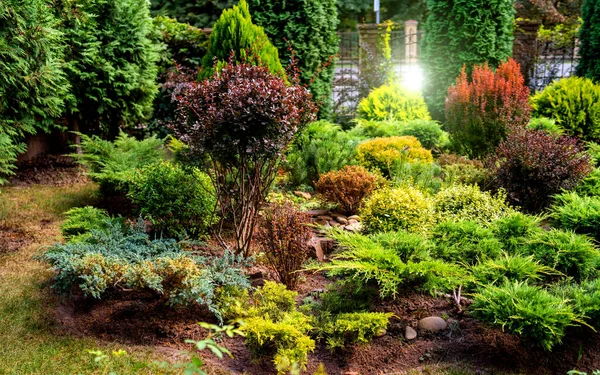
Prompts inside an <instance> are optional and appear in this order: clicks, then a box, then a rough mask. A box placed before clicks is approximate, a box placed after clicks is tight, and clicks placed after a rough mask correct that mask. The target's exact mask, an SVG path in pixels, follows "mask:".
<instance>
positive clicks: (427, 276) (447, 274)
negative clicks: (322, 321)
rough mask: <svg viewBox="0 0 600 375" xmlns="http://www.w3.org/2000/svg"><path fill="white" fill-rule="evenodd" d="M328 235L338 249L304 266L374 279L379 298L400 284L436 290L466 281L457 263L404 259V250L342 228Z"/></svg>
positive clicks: (364, 280)
mask: <svg viewBox="0 0 600 375" xmlns="http://www.w3.org/2000/svg"><path fill="white" fill-rule="evenodd" d="M329 235H330V236H331V237H332V238H334V239H335V240H336V241H337V242H338V243H339V245H340V251H339V252H337V253H336V254H335V255H333V257H332V259H331V262H329V263H321V264H312V265H309V266H308V267H307V269H308V270H313V271H321V272H327V273H328V274H329V275H330V276H342V277H345V278H350V279H352V280H353V281H354V282H356V283H358V285H359V286H361V287H364V286H368V285H369V284H370V283H376V285H377V286H378V288H379V294H380V296H381V297H382V298H386V297H392V298H395V297H396V295H397V294H398V292H399V290H400V288H407V287H412V288H417V289H420V290H423V291H425V292H428V293H432V294H435V292H438V291H448V290H453V289H455V288H457V287H458V286H460V285H463V284H465V283H467V282H468V281H469V276H468V272H467V270H466V269H464V268H462V267H460V266H458V265H456V264H451V263H445V262H443V261H441V260H431V259H429V258H427V259H425V260H422V261H412V260H408V261H407V262H404V261H403V260H402V259H403V258H405V259H406V255H405V254H404V255H403V254H402V253H400V254H399V253H397V252H396V250H395V249H394V248H389V247H387V246H385V245H384V244H382V243H378V242H377V240H376V239H374V238H371V237H368V236H364V235H360V234H351V233H347V232H344V231H341V230H333V231H331V232H330V233H329ZM407 246H409V245H408V244H405V245H404V247H405V248H406V247H407Z"/></svg>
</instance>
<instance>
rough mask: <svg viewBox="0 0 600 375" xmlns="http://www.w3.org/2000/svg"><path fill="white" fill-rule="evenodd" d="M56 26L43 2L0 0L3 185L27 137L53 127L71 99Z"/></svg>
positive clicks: (0, 160) (0, 169)
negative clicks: (55, 120)
mask: <svg viewBox="0 0 600 375" xmlns="http://www.w3.org/2000/svg"><path fill="white" fill-rule="evenodd" d="M57 26H58V22H57V19H56V17H54V15H53V13H52V9H51V8H50V7H49V6H48V3H47V2H46V1H44V0H0V183H1V182H3V181H4V180H3V178H2V175H6V174H9V173H11V171H12V170H13V169H14V161H15V160H16V157H17V155H18V153H19V152H23V151H24V145H23V144H22V143H21V141H22V138H23V136H24V135H25V134H28V133H29V134H32V133H35V132H36V130H38V129H42V130H48V129H49V128H50V127H52V126H53V124H54V120H53V119H54V118H55V117H58V116H60V115H61V114H62V112H63V111H64V108H65V101H66V100H68V99H69V88H70V86H69V82H68V81H67V79H66V76H65V73H64V71H63V59H64V45H63V34H62V33H61V32H60V31H59V30H58V28H57Z"/></svg>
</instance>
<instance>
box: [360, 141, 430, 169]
mask: <svg viewBox="0 0 600 375" xmlns="http://www.w3.org/2000/svg"><path fill="white" fill-rule="evenodd" d="M356 157H357V159H358V162H359V164H361V165H362V166H364V167H366V168H368V169H375V170H379V171H380V172H381V173H383V174H384V175H385V176H389V175H390V172H391V170H392V167H393V166H394V165H396V164H398V163H412V162H425V163H431V162H433V156H432V155H431V151H429V150H427V149H425V148H423V147H422V146H421V143H420V142H419V141H418V140H417V138H415V137H411V136H406V137H386V138H375V139H371V140H368V141H365V142H362V143H361V144H359V145H358V147H357V148H356Z"/></svg>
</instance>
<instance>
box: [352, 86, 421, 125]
mask: <svg viewBox="0 0 600 375" xmlns="http://www.w3.org/2000/svg"><path fill="white" fill-rule="evenodd" d="M358 116H359V117H360V118H362V119H365V120H375V121H410V120H429V119H430V117H429V111H427V105H425V101H423V97H421V94H419V93H417V92H412V91H409V90H408V89H406V88H404V87H402V86H401V85H399V84H395V83H386V84H384V85H383V86H381V87H379V88H376V89H374V90H373V91H371V92H370V93H369V95H368V96H367V97H366V98H364V99H362V100H361V101H360V103H359V104H358Z"/></svg>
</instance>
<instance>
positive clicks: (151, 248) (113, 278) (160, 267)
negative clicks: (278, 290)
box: [41, 222, 250, 318]
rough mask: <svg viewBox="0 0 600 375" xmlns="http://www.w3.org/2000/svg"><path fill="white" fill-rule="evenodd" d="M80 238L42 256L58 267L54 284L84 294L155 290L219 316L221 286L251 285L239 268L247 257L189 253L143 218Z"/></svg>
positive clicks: (63, 290)
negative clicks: (149, 230) (154, 235)
mask: <svg viewBox="0 0 600 375" xmlns="http://www.w3.org/2000/svg"><path fill="white" fill-rule="evenodd" d="M106 227H107V229H106V230H95V229H93V230H91V231H90V234H89V236H87V237H85V238H82V239H81V240H80V241H77V242H68V243H66V244H56V245H54V246H52V247H51V248H50V249H49V250H47V251H46V252H45V253H44V254H43V255H42V257H41V258H42V259H43V260H46V261H48V262H49V263H50V265H51V266H52V270H53V271H55V272H56V277H55V280H54V281H55V282H54V287H55V288H57V289H58V290H60V291H61V292H68V291H69V290H71V288H72V287H74V286H78V287H79V288H81V290H82V291H83V292H84V294H85V295H88V296H92V297H94V298H98V299H100V298H102V297H103V296H104V295H105V294H106V293H107V292H108V291H109V290H114V289H116V288H128V289H132V290H151V291H153V292H155V293H156V294H157V295H160V296H164V297H165V298H167V299H168V300H169V302H170V303H171V304H182V305H188V304H192V303H199V304H203V305H206V306H207V307H208V309H209V310H210V311H211V312H213V313H214V314H215V315H216V316H217V317H219V318H220V311H219V310H218V307H217V306H216V305H215V304H214V303H213V298H214V296H215V290H216V289H217V288H219V287H228V286H232V287H241V288H248V287H249V286H250V283H249V282H248V279H247V277H246V276H245V275H244V272H243V270H242V269H241V267H243V266H246V265H247V262H246V261H245V260H244V259H243V258H241V257H236V256H234V255H233V254H232V253H230V252H229V251H226V252H225V254H224V255H223V256H222V257H220V258H214V259H212V260H209V259H206V258H202V257H198V256H195V255H191V254H190V253H189V252H188V251H186V248H185V246H184V244H182V243H177V242H175V241H174V240H168V239H155V240H151V239H150V238H149V236H148V235H147V234H146V232H145V228H144V226H143V223H141V224H140V223H138V225H137V226H136V227H135V228H131V229H124V228H123V226H122V225H121V224H118V223H114V222H107V224H106Z"/></svg>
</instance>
